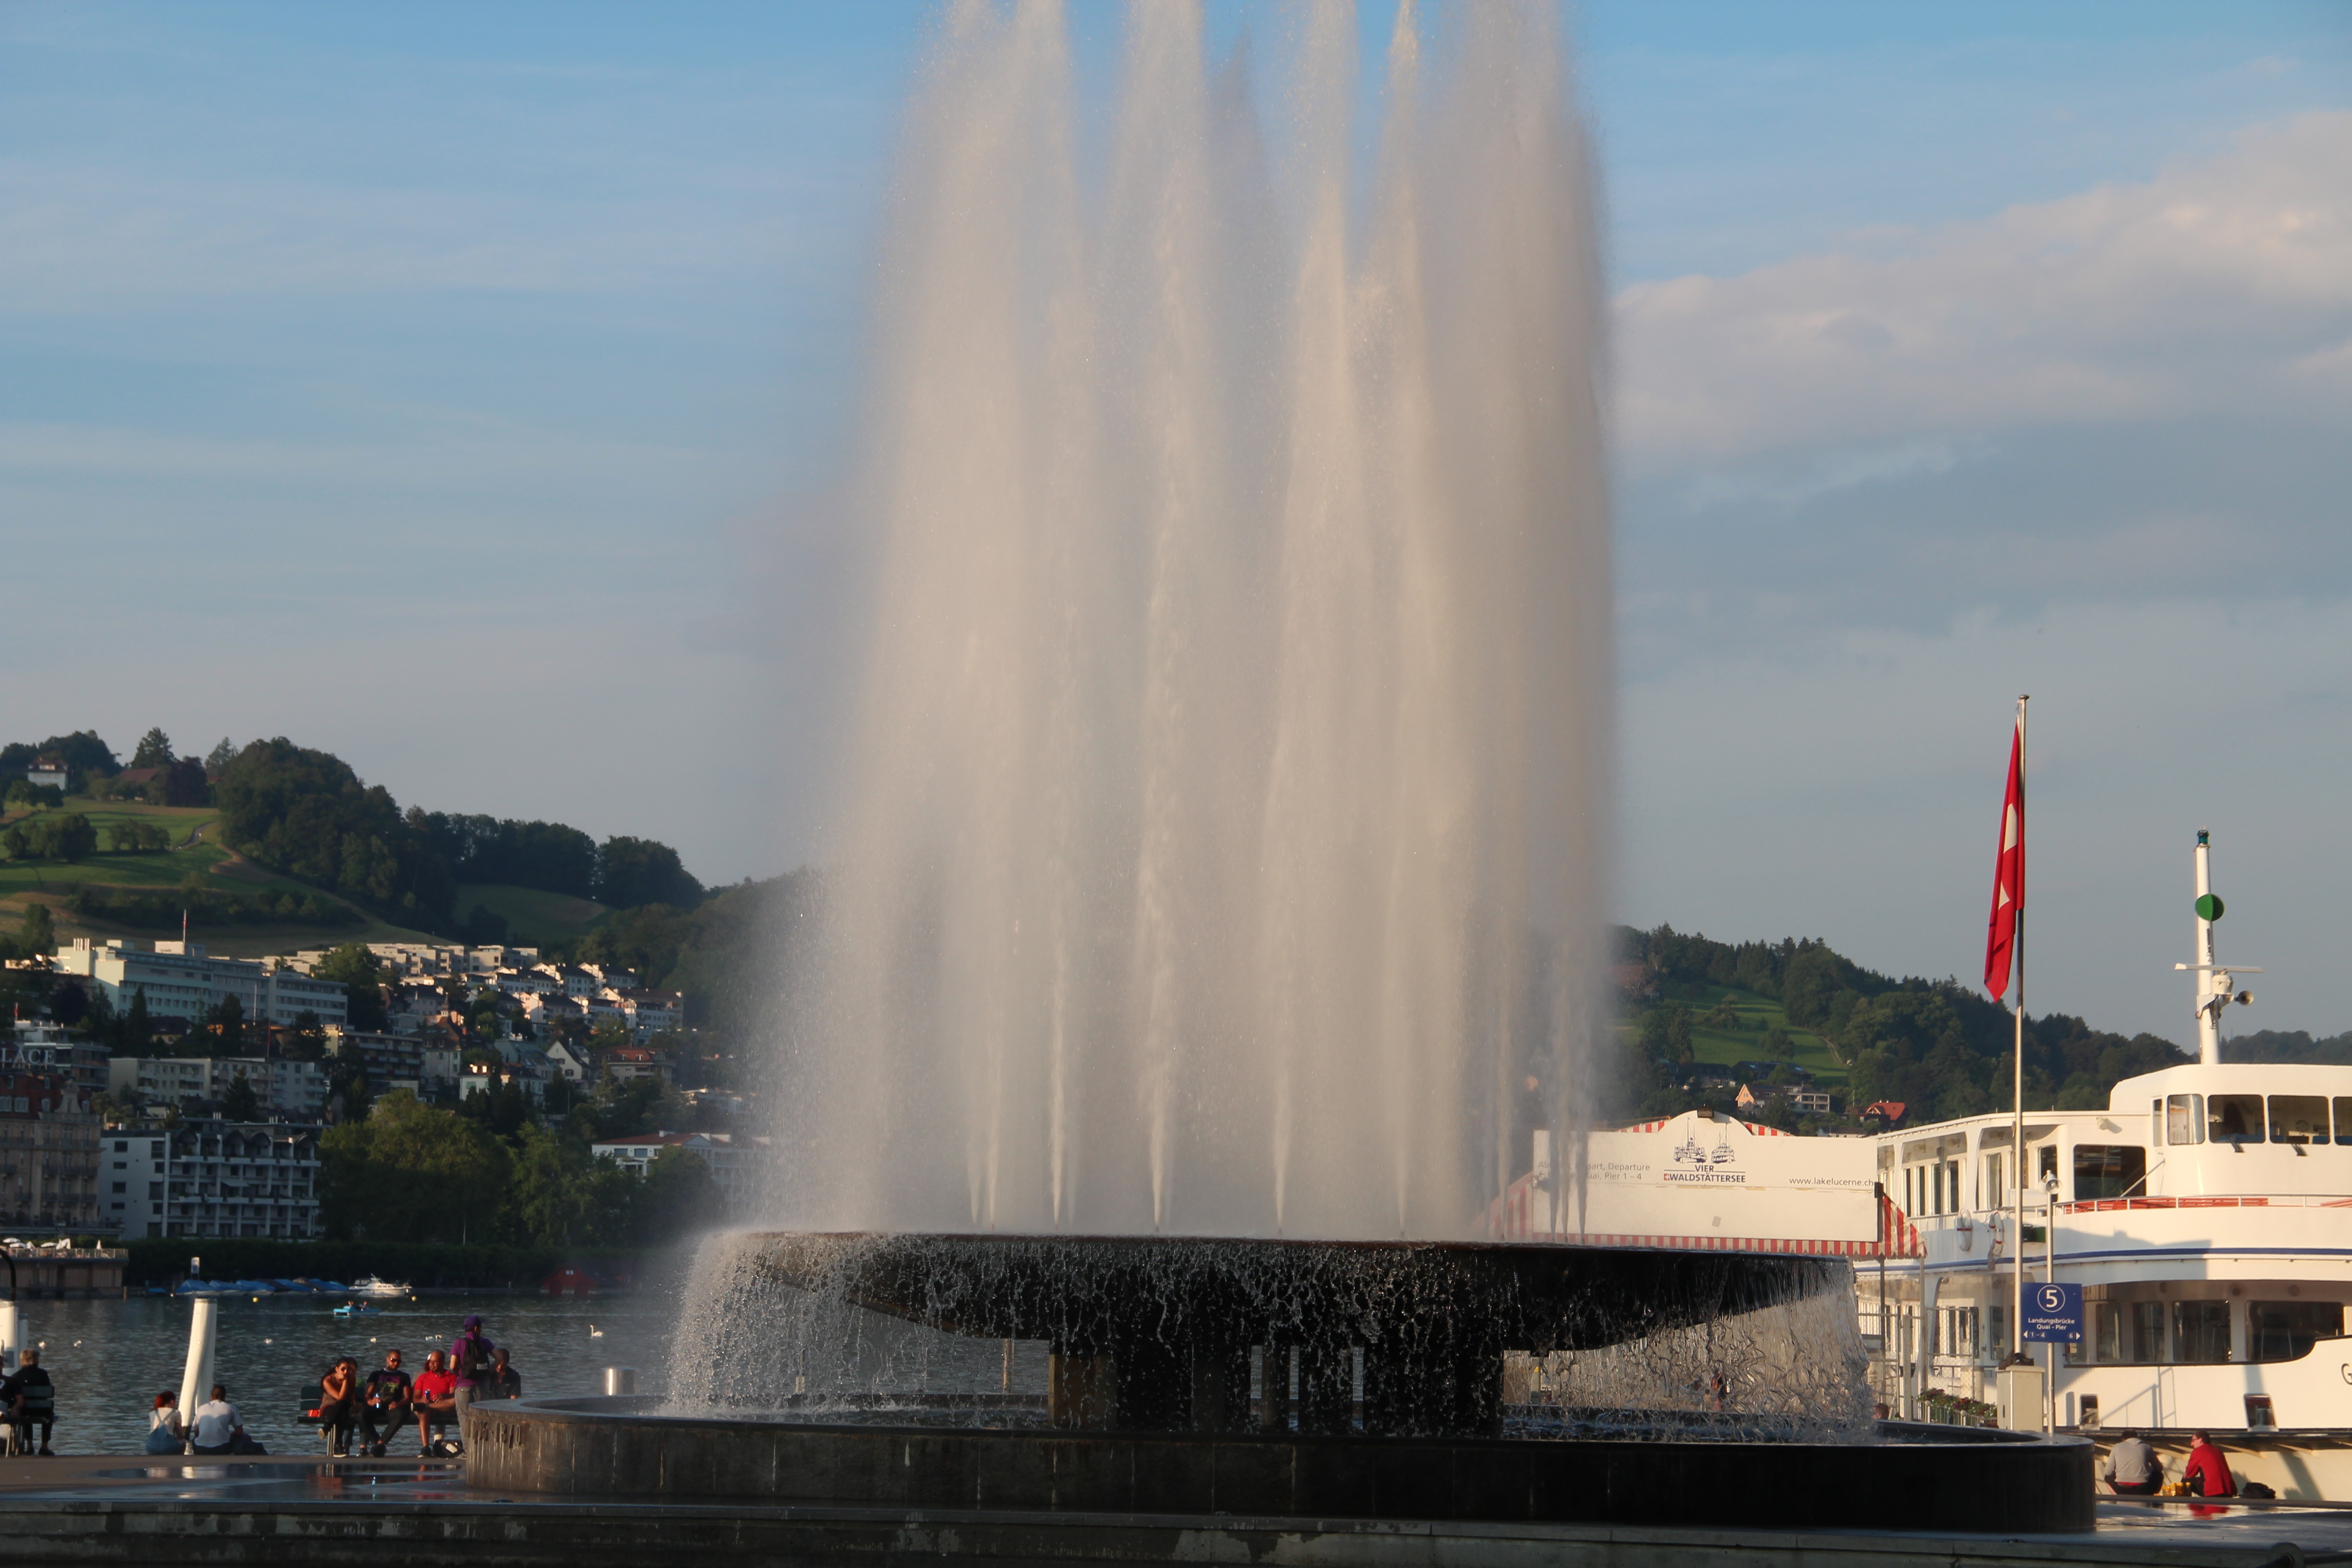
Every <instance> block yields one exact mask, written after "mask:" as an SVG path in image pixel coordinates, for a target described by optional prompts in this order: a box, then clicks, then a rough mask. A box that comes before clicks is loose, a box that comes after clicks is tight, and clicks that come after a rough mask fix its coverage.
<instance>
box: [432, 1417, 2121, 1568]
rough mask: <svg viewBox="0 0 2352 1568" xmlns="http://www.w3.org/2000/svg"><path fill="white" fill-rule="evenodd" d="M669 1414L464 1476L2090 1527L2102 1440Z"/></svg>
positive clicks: (1194, 1509)
mask: <svg viewBox="0 0 2352 1568" xmlns="http://www.w3.org/2000/svg"><path fill="white" fill-rule="evenodd" d="M662 1404H663V1401H662V1400H661V1398H660V1397H659V1396H657V1395H635V1396H631V1395H620V1396H588V1397H582V1398H563V1399H545V1400H530V1401H499V1402H494V1403H491V1404H488V1405H474V1406H473V1407H472V1408H471V1410H470V1411H469V1413H468V1415H467V1445H466V1446H467V1456H466V1465H467V1485H468V1486H469V1487H470V1488H473V1489H478V1490H481V1489H496V1490H499V1491H509V1490H519V1491H529V1492H537V1493H541V1494H556V1495H569V1496H583V1495H586V1496H598V1497H605V1498H624V1497H635V1498H647V1497H654V1498H660V1499H664V1500H678V1501H685V1500H721V1499H724V1500H760V1501H761V1502H763V1503H767V1504H780V1503H788V1504H795V1505H813V1506H820V1507H856V1508H881V1509H887V1510H943V1511H954V1512H991V1511H1003V1510H1026V1511H1042V1512H1054V1513H1065V1514H1091V1515H1189V1516H1198V1517H1215V1516H1224V1517H1250V1518H1255V1519H1267V1520H1282V1519H1290V1520H1310V1519H1322V1520H1333V1519H1359V1520H1416V1521H1480V1522H1486V1523H1494V1524H1609V1525H1676V1526H1701V1527H1706V1526H1726V1527H1746V1528H1756V1529H1779V1530H1800V1529H1855V1530H1879V1531H1952V1532H1958V1533H1967V1534H1985V1533H2005V1532H2014V1531H2087V1530H2089V1529H2091V1528H2092V1527H2093V1524H2094V1506H2095V1505H2094V1497H2093V1491H2094V1488H2093V1480H2092V1472H2093V1452H2094V1450H2093V1446H2092V1444H2091V1443H2090V1442H2089V1441H2088V1440H2087V1439H2085V1438H2082V1437H2078V1436H2059V1437H2044V1436H2040V1435H2038V1434H2027V1433H2017V1432H1996V1431H1988V1430H1983V1429H1971V1428H1965V1427H1951V1428H1942V1429H1935V1428H1929V1429H1928V1430H1929V1431H1931V1432H1933V1434H1934V1435H1933V1436H1928V1435H1927V1433H1924V1432H1922V1431H1921V1430H1920V1429H1919V1428H1918V1427H1917V1426H1916V1425H1912V1424H1901V1425H1899V1426H1898V1425H1895V1424H1890V1426H1891V1427H1892V1428H1893V1429H1888V1428H1882V1431H1884V1432H1885V1436H1887V1437H1889V1438H1892V1439H1893V1440H1891V1441H1879V1442H1857V1443H1837V1442H1816V1441H1805V1440H1801V1439H1792V1440H1788V1441H1778V1442H1761V1441H1741V1440H1738V1439H1725V1440H1719V1441H1718V1440H1710V1441H1705V1442H1674V1441H1661V1440H1658V1439H1656V1438H1641V1437H1563V1438H1549V1437H1499V1436H1463V1437H1424V1436H1374V1435H1365V1434H1356V1433H1338V1434H1334V1433H1310V1434H1301V1433H1290V1432H1170V1431H1128V1430H1094V1429H1076V1430H1073V1429H1066V1428H1045V1429H1036V1428H1003V1427H985V1426H887V1425H882V1424H878V1423H877V1424H866V1423H849V1424H835V1423H819V1422H814V1421H802V1420H792V1419H769V1420H761V1419H757V1418H753V1417H748V1416H729V1415H705V1414H700V1413H679V1414H676V1415H669V1414H663V1413H661V1406H662Z"/></svg>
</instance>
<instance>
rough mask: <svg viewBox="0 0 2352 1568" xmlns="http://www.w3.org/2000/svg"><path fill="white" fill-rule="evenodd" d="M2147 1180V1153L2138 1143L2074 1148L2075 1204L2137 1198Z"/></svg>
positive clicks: (2099, 1144) (2082, 1145)
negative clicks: (2098, 1200)
mask: <svg viewBox="0 0 2352 1568" xmlns="http://www.w3.org/2000/svg"><path fill="white" fill-rule="evenodd" d="M2145 1181H2147V1150H2145V1149H2143V1148H2141V1147H2140V1146H2139V1145H2138V1144H2137V1143H2077V1144H2075V1145H2074V1201H2075V1202H2076V1203H2081V1202H2083V1201H2084V1200H2085V1199H2090V1198H2122V1197H2132V1196H2136V1195H2137V1194H2138V1192H2139V1189H2140V1184H2141V1183H2143V1182H2145Z"/></svg>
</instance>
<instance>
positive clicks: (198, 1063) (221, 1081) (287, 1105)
mask: <svg viewBox="0 0 2352 1568" xmlns="http://www.w3.org/2000/svg"><path fill="white" fill-rule="evenodd" d="M240 1075H242V1076H243V1077H244V1079H245V1081H246V1082H247V1083H248V1084H250V1085H251V1086H252V1087H253V1093H254V1097H255V1099H256V1100H257V1101H258V1102H259V1103H260V1105H261V1108H262V1109H263V1110H266V1111H268V1112H270V1113H272V1114H275V1115H279V1116H284V1117H288V1118H290V1119H291V1120H293V1121H319V1120H320V1118H322V1117H323V1116H324V1115H325V1114H326V1110H327V1068H326V1064H325V1063H323V1062H298V1061H288V1060H285V1059H283V1058H275V1057H117V1058H114V1060H113V1062H112V1064H111V1065H110V1068H109V1069H108V1074H107V1079H108V1081H107V1087H108V1089H110V1090H111V1091H112V1092H113V1093H115V1094H116V1095H122V1094H125V1093H128V1092H134V1091H135V1092H136V1093H137V1095H138V1097H139V1099H140V1100H141V1102H142V1103H144V1104H151V1105H152V1104H163V1105H173V1106H177V1105H180V1104H183V1103H184V1102H185V1101H188V1100H210V1101H212V1102H213V1103H215V1104H218V1103H219V1101H220V1099H221V1097H222V1096H223V1095H225V1094H226V1093H227V1092H228V1090H229V1086H230V1085H231V1084H233V1083H235V1082H236V1079H237V1078H238V1077H239V1076H240Z"/></svg>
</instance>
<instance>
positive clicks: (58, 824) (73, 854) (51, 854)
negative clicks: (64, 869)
mask: <svg viewBox="0 0 2352 1568" xmlns="http://www.w3.org/2000/svg"><path fill="white" fill-rule="evenodd" d="M26 839H27V841H28V845H29V847H30V848H31V850H32V854H33V858H37V859H42V860H63V861H65V862H67V863H68V865H70V864H71V863H73V862H74V861H76V860H79V859H80V858H82V857H84V856H86V855H90V854H93V853H95V852H96V851H97V849H98V829H97V828H96V827H95V826H91V824H90V820H89V817H87V816H83V815H82V814H81V813H80V812H79V811H68V812H61V813H58V814H57V815H55V816H41V817H39V818H37V819H36V820H35V821H34V822H32V823H31V824H29V825H28V826H27V828H26ZM12 858H13V857H12Z"/></svg>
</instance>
